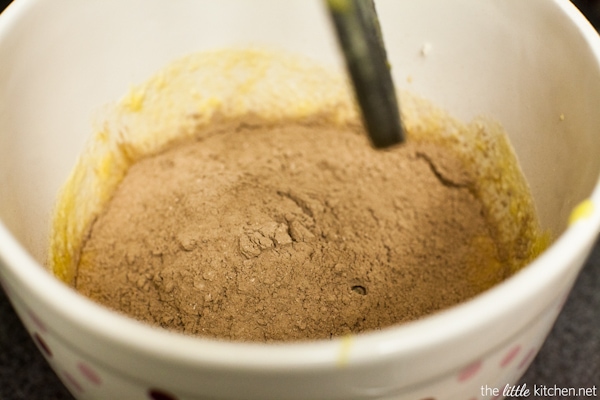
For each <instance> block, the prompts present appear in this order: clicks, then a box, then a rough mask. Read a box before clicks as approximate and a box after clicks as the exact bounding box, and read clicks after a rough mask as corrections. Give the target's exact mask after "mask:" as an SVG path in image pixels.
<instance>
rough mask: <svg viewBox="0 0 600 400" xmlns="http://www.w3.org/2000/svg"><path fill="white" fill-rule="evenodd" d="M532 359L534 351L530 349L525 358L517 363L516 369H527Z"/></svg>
mask: <svg viewBox="0 0 600 400" xmlns="http://www.w3.org/2000/svg"><path fill="white" fill-rule="evenodd" d="M533 357H535V349H531V350H529V351H528V352H527V354H526V355H525V357H523V359H522V360H521V362H520V363H519V367H518V368H519V369H523V368H525V367H527V366H528V365H529V364H530V363H531V361H533Z"/></svg>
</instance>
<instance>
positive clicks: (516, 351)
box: [500, 345, 521, 368]
mask: <svg viewBox="0 0 600 400" xmlns="http://www.w3.org/2000/svg"><path fill="white" fill-rule="evenodd" d="M520 351H521V346H519V345H517V346H515V347H513V348H512V349H510V351H509V352H508V353H506V355H505V356H504V358H503V359H502V361H500V366H501V367H502V368H505V367H506V366H507V365H508V364H510V363H511V361H512V360H514V359H515V357H516V356H517V354H519V352H520Z"/></svg>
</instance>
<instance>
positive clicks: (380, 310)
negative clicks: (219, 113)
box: [75, 121, 508, 342]
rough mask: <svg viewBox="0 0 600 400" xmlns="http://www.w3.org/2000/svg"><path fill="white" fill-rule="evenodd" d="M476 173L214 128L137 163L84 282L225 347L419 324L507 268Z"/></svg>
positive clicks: (347, 139)
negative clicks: (478, 193) (225, 341)
mask: <svg viewBox="0 0 600 400" xmlns="http://www.w3.org/2000/svg"><path fill="white" fill-rule="evenodd" d="M200 138H201V139H200ZM471 175H472V174H470V173H469V171H468V170H466V169H465V166H463V165H462V164H461V162H460V161H459V159H458V158H456V157H455V156H454V155H453V154H452V153H451V152H450V151H449V150H448V149H446V148H443V147H439V146H436V145H432V144H428V145H426V144H419V143H414V142H410V141H409V142H408V143H406V144H404V145H403V146H400V147H398V148H395V149H392V150H387V151H377V150H374V149H372V148H371V147H370V146H369V145H368V143H367V139H366V138H365V136H364V134H362V133H360V131H359V129H358V128H357V129H351V128H340V127H332V126H329V125H326V124H320V123H318V122H314V123H311V124H307V123H305V124H300V123H294V122H286V123H281V124H277V125H267V124H260V123H256V122H255V121H237V122H230V123H225V122H222V123H219V124H214V125H213V126H211V127H210V128H209V130H208V131H205V132H203V133H202V134H201V135H199V139H198V140H196V141H191V142H185V143H180V144H178V145H174V146H171V147H169V148H167V149H166V150H164V151H163V152H162V153H160V154H157V155H154V156H150V157H147V158H144V159H142V160H141V161H139V162H137V163H136V164H134V165H133V166H132V167H131V168H130V169H129V171H128V173H127V175H126V177H125V178H124V180H123V181H122V183H121V184H120V186H119V187H118V189H117V190H116V192H115V193H114V196H113V198H112V199H111V201H110V202H109V203H108V205H107V206H106V208H105V210H104V211H103V213H101V214H100V215H99V216H98V218H97V219H96V220H95V222H94V224H93V226H92V227H91V230H90V232H89V236H88V237H87V239H86V240H85V242H84V246H83V248H82V251H81V255H80V261H79V267H78V271H77V276H76V282H75V286H76V289H77V290H78V291H80V292H81V293H82V294H84V295H86V296H88V297H90V298H91V299H93V300H95V301H97V302H99V303H101V304H104V305H106V306H108V307H110V308H112V309H114V310H117V311H119V312H122V313H125V314H127V315H129V316H131V317H134V318H136V319H138V320H140V321H144V322H147V323H150V324H153V325H157V326H161V327H164V328H167V329H171V330H175V331H180V332H184V333H187V334H192V335H200V336H205V337H213V338H221V339H228V340H239V341H259V342H265V341H293V340H306V339H322V338H331V337H335V336H340V335H344V334H348V333H358V332H364V331H369V330H375V329H381V328H383V327H387V326H390V325H393V324H398V323H402V322H405V321H410V320H414V319H418V318H420V317H423V316H424V315H427V314H430V313H432V312H435V311H437V310H441V309H444V308H447V307H450V306H452V305H455V304H457V303H459V302H462V301H464V300H466V299H468V298H470V297H472V296H474V295H476V294H477V293H479V292H481V291H483V290H484V289H486V288H488V287H490V286H492V285H493V284H496V283H498V282H500V281H501V280H502V279H504V278H505V277H506V276H507V274H508V271H507V270H506V269H505V268H504V267H503V260H501V259H499V255H498V251H497V243H496V242H495V239H494V237H493V236H492V235H493V233H492V232H493V229H490V225H489V223H488V221H486V218H485V213H484V211H483V207H482V204H481V202H480V201H479V200H478V199H477V198H476V197H475V195H474V193H476V192H475V191H474V189H473V188H474V185H475V182H474V181H473V179H472V178H471Z"/></svg>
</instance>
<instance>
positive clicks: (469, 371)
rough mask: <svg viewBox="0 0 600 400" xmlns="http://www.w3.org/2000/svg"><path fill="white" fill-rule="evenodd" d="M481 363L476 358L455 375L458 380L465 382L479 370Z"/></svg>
mask: <svg viewBox="0 0 600 400" xmlns="http://www.w3.org/2000/svg"><path fill="white" fill-rule="evenodd" d="M482 364H483V362H482V361H481V360H478V361H475V362H474V363H472V364H471V365H469V366H468V367H466V368H465V369H463V370H462V371H460V372H459V373H458V377H457V379H458V381H459V382H465V381H468V380H469V379H471V378H472V377H474V376H475V375H476V374H477V372H479V370H480V369H481V365H482Z"/></svg>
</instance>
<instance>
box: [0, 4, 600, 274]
mask: <svg viewBox="0 0 600 400" xmlns="http://www.w3.org/2000/svg"><path fill="white" fill-rule="evenodd" d="M567 3H568V2H567V1H547V0H532V1H528V2H515V1H512V0H481V1H478V2H472V1H469V0H455V1H452V2H448V1H446V0H422V1H419V2H398V1H394V0H380V1H378V2H377V7H378V10H379V14H380V18H381V24H382V28H383V34H384V39H385V41H386V44H387V48H388V55H389V58H390V61H391V65H392V66H393V75H394V79H395V83H396V85H397V87H398V88H400V89H407V90H410V91H413V92H415V93H418V94H420V95H422V96H424V97H426V98H428V99H430V100H431V101H433V102H434V103H436V104H438V105H440V106H441V107H443V108H445V109H447V110H448V111H450V113H452V114H454V115H455V116H457V117H459V118H461V119H464V120H468V119H470V118H472V117H474V116H477V115H485V116H489V117H492V118H494V119H496V120H498V121H499V122H500V123H502V124H503V125H504V127H505V128H506V130H507V132H508V134H509V136H510V139H511V141H512V143H513V145H514V147H515V150H516V153H517V156H518V158H519V160H520V162H521V165H522V168H523V171H524V173H525V176H526V178H527V179H528V181H529V183H530V185H531V188H532V191H533V195H534V199H535V202H536V205H537V207H538V210H539V215H540V219H541V222H542V225H543V227H545V228H548V229H551V231H552V232H553V234H554V235H559V234H560V233H561V232H562V231H563V230H564V229H565V227H566V221H567V217H568V215H569V213H570V211H571V209H572V208H573V206H574V205H575V204H577V203H578V202H579V201H581V200H582V199H584V198H586V197H587V196H589V194H590V193H591V191H592V189H593V187H594V185H595V184H596V182H597V179H598V174H599V171H600V157H598V156H597V152H598V148H600V135H597V127H598V126H600V113H597V112H596V111H597V110H596V109H595V105H596V104H598V102H600V79H598V65H597V64H598V62H597V60H596V59H595V57H594V54H593V53H592V52H591V51H590V48H589V44H588V42H587V41H585V40H582V36H584V35H585V29H589V30H591V27H584V29H583V33H582V30H581V28H580V27H577V26H575V25H574V24H573V23H572V22H571V21H570V20H569V19H568V18H565V12H566V13H567V14H568V13H572V14H574V13H576V10H575V9H574V8H573V7H570V5H569V4H567ZM119 8H120V11H119V12H114V8H113V7H112V6H110V5H109V4H108V3H106V2H103V1H86V2H81V1H78V0H65V1H63V2H61V3H60V4H54V3H50V2H44V1H35V0H33V1H22V2H19V1H17V2H16V4H15V5H14V6H13V7H11V8H10V9H9V10H8V11H7V12H6V14H5V15H2V16H1V17H0V59H2V60H3V62H2V63H1V64H0V187H1V188H2V190H1V191H0V218H1V221H2V223H3V224H4V225H5V226H6V228H7V229H8V230H9V231H10V233H11V234H12V235H13V236H14V237H15V238H16V239H17V240H18V241H19V242H20V243H21V244H22V245H23V246H24V248H25V249H26V250H27V251H28V252H29V253H30V254H31V255H33V257H34V258H35V259H36V260H37V261H38V262H39V263H40V264H44V262H45V255H46V246H47V236H48V231H49V220H50V215H51V213H52V209H53V205H54V201H55V198H56V196H57V192H58V191H59V189H60V187H61V185H62V184H63V183H64V182H65V180H66V177H67V176H68V174H69V172H70V170H71V169H72V167H73V165H74V163H75V160H76V158H77V156H78V154H79V153H80V151H81V150H82V147H83V146H84V144H85V142H86V140H87V138H88V137H89V136H90V135H91V133H92V132H91V127H92V120H93V117H94V113H95V112H96V110H99V109H100V108H101V107H102V106H103V105H104V104H106V103H108V102H111V101H114V100H117V99H118V98H119V97H120V96H122V95H123V94H124V93H125V92H126V91H127V88H128V87H129V86H130V85H131V84H135V83H139V82H142V81H144V80H145V79H146V78H147V77H149V76H150V75H151V74H152V73H153V72H155V71H156V70H158V69H159V68H161V67H162V66H164V65H166V64H167V63H168V62H169V61H171V60H172V59H174V58H176V57H179V56H182V55H185V54H187V53H190V52H196V51H202V50H208V49H214V48H222V47H231V46H236V47H238V46H247V45H258V46H267V47H275V48H283V49H286V50H287V51H291V52H294V53H300V54H305V55H307V56H309V57H311V58H314V59H316V60H319V61H321V62H322V63H323V64H325V65H330V66H332V67H334V68H339V69H340V70H341V65H342V63H341V59H340V56H339V53H338V50H337V47H336V42H335V40H334V38H333V35H332V33H331V30H330V26H329V21H328V20H327V18H326V15H325V11H324V9H323V7H322V4H321V2H319V1H317V0H312V1H307V0H289V1H286V2H281V1H277V0H255V1H253V2H247V1H244V0H222V1H218V2H216V1H208V0H204V1H201V0H180V1H178V2H177V3H175V4H171V3H170V2H169V4H167V2H165V1H160V0H149V1H147V2H145V3H144V7H140V5H139V2H137V1H133V0H132V1H122V2H120V3H119ZM565 10H566V11H565ZM32 26H35V29H31V27H32Z"/></svg>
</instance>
